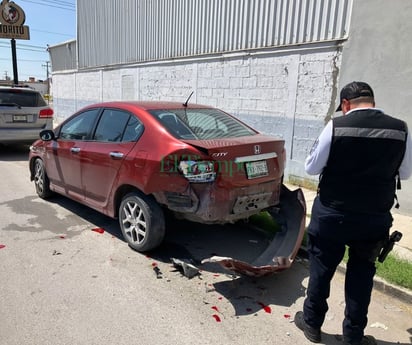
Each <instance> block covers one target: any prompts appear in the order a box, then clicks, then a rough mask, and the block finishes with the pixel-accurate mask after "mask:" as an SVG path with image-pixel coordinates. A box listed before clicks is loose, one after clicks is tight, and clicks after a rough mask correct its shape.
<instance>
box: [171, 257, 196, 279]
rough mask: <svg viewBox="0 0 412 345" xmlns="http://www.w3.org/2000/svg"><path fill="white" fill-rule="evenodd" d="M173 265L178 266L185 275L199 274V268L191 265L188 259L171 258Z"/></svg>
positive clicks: (189, 276) (190, 276) (191, 276)
mask: <svg viewBox="0 0 412 345" xmlns="http://www.w3.org/2000/svg"><path fill="white" fill-rule="evenodd" d="M171 260H172V262H173V266H175V267H176V268H178V269H179V270H180V271H181V272H182V273H183V275H184V276H185V277H188V278H193V277H194V276H196V275H198V274H199V269H198V268H197V267H196V266H194V265H192V264H191V263H190V262H189V260H185V259H175V258H171Z"/></svg>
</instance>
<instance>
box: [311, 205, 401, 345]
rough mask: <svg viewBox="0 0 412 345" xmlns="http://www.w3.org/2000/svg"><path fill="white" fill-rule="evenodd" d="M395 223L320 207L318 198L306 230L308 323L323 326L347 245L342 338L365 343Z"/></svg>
mask: <svg viewBox="0 0 412 345" xmlns="http://www.w3.org/2000/svg"><path fill="white" fill-rule="evenodd" d="M392 220H393V218H392V216H391V214H390V212H387V213H384V214H361V213H355V212H342V211H337V210H335V209H333V208H330V207H326V206H324V205H322V203H321V202H320V200H319V198H318V197H317V198H316V199H315V201H314V204H313V208H312V217H311V221H310V224H309V227H308V252H309V259H310V277H309V285H308V289H307V292H306V294H307V297H306V299H305V302H304V309H303V312H304V319H305V322H306V323H307V324H308V325H310V326H312V327H315V328H319V329H320V328H321V326H322V324H323V321H324V320H325V314H326V312H327V310H328V304H327V299H328V297H329V293H330V281H331V279H332V277H333V275H334V273H335V270H336V267H337V266H338V265H339V263H340V262H341V260H342V258H343V256H344V253H345V246H348V247H349V260H348V263H347V266H346V277H345V302H346V307H345V319H344V321H343V336H344V339H345V340H346V341H348V342H350V343H352V342H357V341H360V340H361V339H362V337H363V335H364V334H363V331H364V329H365V327H366V324H367V321H368V320H367V314H368V307H369V303H370V298H371V293H372V287H373V277H374V275H375V272H376V268H375V260H376V258H377V256H378V255H379V251H380V249H381V248H382V244H383V241H384V240H386V239H387V238H388V236H389V229H390V227H391V225H392Z"/></svg>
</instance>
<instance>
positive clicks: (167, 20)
mask: <svg viewBox="0 0 412 345" xmlns="http://www.w3.org/2000/svg"><path fill="white" fill-rule="evenodd" d="M352 1H353V0H77V25H78V33H77V40H78V49H79V56H78V60H79V61H78V67H79V68H80V69H83V68H91V67H97V66H104V65H113V64H119V63H133V62H143V61H155V60H164V59H170V58H176V57H186V56H196V55H203V54H214V53H222V52H233V51H239V50H245V49H259V48H265V47H279V46H287V45H294V44H305V43H311V42H322V41H326V40H341V39H344V38H346V37H347V34H348V30H349V19H350V14H351V9H352ZM56 67H58V66H56V65H53V70H54V71H56V70H57V69H56Z"/></svg>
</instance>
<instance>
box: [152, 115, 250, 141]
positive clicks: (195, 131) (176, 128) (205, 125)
mask: <svg viewBox="0 0 412 345" xmlns="http://www.w3.org/2000/svg"><path fill="white" fill-rule="evenodd" d="M149 112H150V113H151V114H152V115H153V116H154V117H155V118H156V119H157V120H158V121H159V122H160V123H161V124H162V125H164V126H165V127H166V129H167V130H168V131H169V132H170V133H171V134H172V135H174V136H175V137H176V138H179V139H197V140H204V139H219V138H233V137H243V136H250V135H255V134H256V133H257V132H255V131H254V130H252V129H251V128H249V127H247V126H246V125H244V124H243V123H241V122H240V121H238V120H236V119H235V118H233V117H231V116H230V115H228V114H226V113H225V112H223V111H220V110H218V109H163V110H150V111H149Z"/></svg>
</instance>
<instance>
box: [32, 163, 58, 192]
mask: <svg viewBox="0 0 412 345" xmlns="http://www.w3.org/2000/svg"><path fill="white" fill-rule="evenodd" d="M34 185H35V187H36V193H37V195H38V196H39V197H40V198H42V199H47V198H48V197H50V196H51V195H52V194H53V192H52V191H51V190H50V181H49V178H48V176H47V173H46V169H45V168H44V163H43V161H42V160H41V159H40V158H37V159H36V160H35V161H34Z"/></svg>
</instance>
